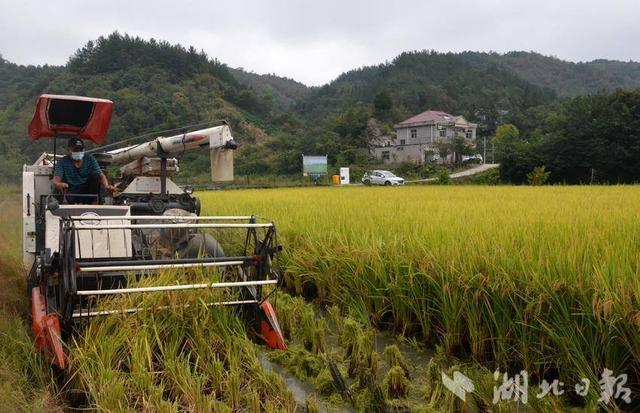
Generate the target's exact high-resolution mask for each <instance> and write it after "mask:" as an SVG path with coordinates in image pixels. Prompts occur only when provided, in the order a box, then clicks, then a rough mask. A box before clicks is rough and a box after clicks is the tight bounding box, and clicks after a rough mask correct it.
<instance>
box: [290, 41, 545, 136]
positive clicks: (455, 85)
mask: <svg viewBox="0 0 640 413" xmlns="http://www.w3.org/2000/svg"><path fill="white" fill-rule="evenodd" d="M376 98H377V99H378V102H379V104H378V106H379V108H378V109H379V111H382V112H385V113H379V115H380V116H381V117H383V118H384V117H385V116H386V117H388V118H389V119H390V120H393V121H399V120H402V119H404V118H407V117H409V116H411V115H413V114H416V113H419V112H421V111H424V110H426V109H429V108H431V109H437V110H443V111H445V112H450V113H454V114H463V115H465V117H467V118H468V119H470V120H472V121H477V122H479V123H480V124H481V133H492V132H493V131H494V130H495V127H496V125H497V124H498V123H500V122H502V121H503V120H504V119H503V118H504V117H505V116H506V117H507V118H508V119H509V120H511V121H513V119H517V118H518V117H521V116H522V114H523V111H525V110H526V109H527V108H530V107H534V106H538V105H542V104H545V103H548V102H551V101H552V100H554V99H555V98H556V94H555V92H554V91H553V90H552V89H548V88H541V87H539V86H536V85H533V84H532V83H530V82H527V81H526V80H523V79H521V78H520V77H518V76H517V75H516V74H514V73H513V72H511V71H509V70H507V69H505V68H502V67H500V66H499V65H497V64H483V65H478V64H474V62H473V61H472V60H471V59H469V58H468V56H466V55H461V54H454V53H438V52H406V53H402V54H401V55H399V56H398V57H396V58H395V59H393V60H392V61H391V62H387V63H384V64H381V65H378V66H369V67H363V68H360V69H356V70H352V71H349V72H346V73H344V74H342V75H340V76H339V77H338V78H337V79H336V80H334V81H333V82H331V83H330V84H328V85H326V86H323V87H321V88H319V89H317V90H315V91H314V92H312V94H311V95H310V96H309V98H307V99H305V100H303V101H302V102H301V103H300V104H299V105H298V107H297V111H298V113H300V115H301V116H303V117H308V118H313V119H318V118H320V119H322V118H325V117H326V116H328V115H330V114H332V113H335V112H341V111H344V110H345V109H347V108H349V107H351V106H353V105H355V104H358V103H362V104H365V105H374V104H375V102H376Z"/></svg>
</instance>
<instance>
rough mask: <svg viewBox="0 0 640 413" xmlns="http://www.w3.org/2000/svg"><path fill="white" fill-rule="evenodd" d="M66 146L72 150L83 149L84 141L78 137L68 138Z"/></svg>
mask: <svg viewBox="0 0 640 413" xmlns="http://www.w3.org/2000/svg"><path fill="white" fill-rule="evenodd" d="M67 148H71V149H72V150H74V151H76V150H83V149H84V143H83V142H82V139H80V138H69V141H68V142H67Z"/></svg>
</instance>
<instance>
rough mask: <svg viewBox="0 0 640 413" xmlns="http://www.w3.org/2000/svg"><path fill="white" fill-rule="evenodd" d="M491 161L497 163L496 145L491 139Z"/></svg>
mask: <svg viewBox="0 0 640 413" xmlns="http://www.w3.org/2000/svg"><path fill="white" fill-rule="evenodd" d="M491 163H496V145H495V143H494V142H493V141H491Z"/></svg>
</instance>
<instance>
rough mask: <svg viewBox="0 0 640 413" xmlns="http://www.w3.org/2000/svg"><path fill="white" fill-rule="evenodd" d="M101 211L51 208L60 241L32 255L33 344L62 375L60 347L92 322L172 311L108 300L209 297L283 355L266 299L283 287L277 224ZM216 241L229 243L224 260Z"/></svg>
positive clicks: (177, 211)
mask: <svg viewBox="0 0 640 413" xmlns="http://www.w3.org/2000/svg"><path fill="white" fill-rule="evenodd" d="M83 208H84V210H83ZM104 208H105V207H104V206H102V207H101V214H100V215H98V214H97V213H95V212H91V211H90V207H83V206H80V205H77V206H60V207H59V208H57V210H56V208H55V207H54V208H52V209H54V210H53V211H51V212H52V213H54V214H56V215H57V216H58V217H59V219H60V225H59V233H58V234H48V236H51V237H55V236H57V237H58V239H59V240H60V241H59V249H58V250H57V251H53V252H52V251H51V250H50V249H47V250H45V251H44V252H43V253H42V254H41V255H40V256H39V257H38V259H37V261H36V264H35V265H34V271H32V273H31V276H30V288H31V298H32V312H33V329H34V332H35V333H36V344H37V345H38V346H39V347H40V348H41V349H42V350H44V351H45V352H46V353H47V355H48V356H49V357H50V358H51V362H52V363H53V364H55V365H57V366H59V367H60V368H65V366H66V365H67V362H66V355H65V352H64V346H63V342H64V340H65V339H66V338H67V337H68V336H69V335H70V334H72V333H73V331H75V330H77V329H78V328H79V327H81V326H82V325H83V323H84V322H88V320H90V319H91V318H92V317H98V316H106V315H111V314H132V313H137V312H139V311H146V310H166V309H170V308H171V305H169V304H168V303H165V304H153V306H152V307H149V305H145V304H143V303H142V300H140V304H139V305H132V306H128V307H125V306H123V305H122V303H121V302H119V303H118V304H115V305H113V304H114V303H113V301H112V300H106V302H105V301H104V298H107V297H114V296H127V295H130V297H140V296H144V295H151V294H160V293H169V294H174V295H175V296H179V295H180V294H184V292H186V291H193V290H201V291H205V290H206V291H210V292H211V294H210V295H208V296H207V297H214V298H215V300H213V301H210V302H205V304H206V305H207V306H210V307H212V308H216V307H218V306H238V307H240V308H241V310H240V313H241V314H242V316H243V317H245V318H246V320H247V321H248V323H249V324H250V325H252V327H253V328H251V331H254V332H255V334H256V336H257V337H258V338H260V339H261V340H262V341H264V342H265V344H266V345H267V346H269V347H271V348H278V349H283V350H285V349H286V345H285V343H284V339H283V336H282V332H281V330H280V327H279V325H278V321H277V318H276V315H275V312H274V310H273V308H272V306H271V304H270V303H269V302H268V301H267V300H266V299H267V298H268V296H269V293H270V291H274V289H275V288H276V287H277V286H278V285H279V283H280V278H279V273H278V271H277V270H276V269H275V268H274V260H275V259H276V257H277V255H278V252H279V251H280V249H281V247H280V245H278V238H277V233H276V228H275V225H274V224H273V223H271V222H259V221H258V220H257V219H256V218H255V217H254V216H196V215H195V214H190V213H188V212H186V211H184V210H181V209H171V210H167V211H166V212H165V213H164V215H160V216H157V215H149V216H130V215H128V208H126V207H121V206H111V207H107V208H110V209H111V211H110V212H109V213H105V209H104ZM123 213H124V214H123ZM234 241H235V242H234ZM221 244H224V245H225V246H226V245H229V247H228V248H225V249H226V250H227V251H226V253H225V249H223V248H222V245H221ZM163 272H171V275H172V276H171V277H169V278H170V279H171V280H174V281H172V282H170V283H169V285H157V282H155V283H154V282H153V281H157V280H160V279H163V277H161V274H162V273H163ZM153 277H155V278H153ZM198 277H199V278H198ZM164 279H167V278H166V277H165V278H164ZM175 280H177V282H176V281H175ZM134 284H135V285H134ZM269 286H271V287H272V288H270V289H269V288H268V287H269ZM265 287H266V288H267V290H265ZM263 290H264V291H263ZM214 292H215V293H214ZM126 302H127V303H129V302H134V300H126ZM156 303H157V302H156ZM107 304H112V305H113V307H114V308H108V306H107ZM184 305H185V306H187V305H189V304H184Z"/></svg>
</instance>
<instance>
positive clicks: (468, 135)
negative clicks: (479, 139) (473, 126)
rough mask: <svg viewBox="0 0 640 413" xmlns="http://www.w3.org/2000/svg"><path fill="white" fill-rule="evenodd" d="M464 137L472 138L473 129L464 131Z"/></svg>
mask: <svg viewBox="0 0 640 413" xmlns="http://www.w3.org/2000/svg"><path fill="white" fill-rule="evenodd" d="M464 137H465V138H467V139H473V131H472V130H468V131H466V132H465V133H464Z"/></svg>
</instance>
